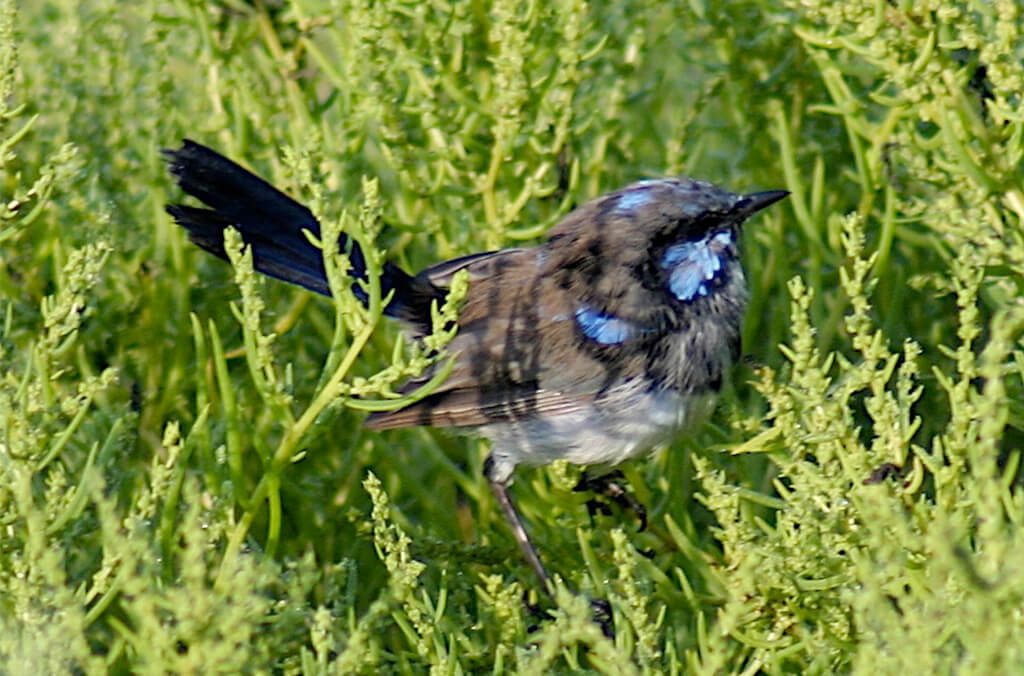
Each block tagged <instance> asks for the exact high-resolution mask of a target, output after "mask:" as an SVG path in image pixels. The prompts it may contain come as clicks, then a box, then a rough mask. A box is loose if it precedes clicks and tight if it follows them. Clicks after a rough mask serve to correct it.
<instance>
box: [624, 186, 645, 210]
mask: <svg viewBox="0 0 1024 676" xmlns="http://www.w3.org/2000/svg"><path fill="white" fill-rule="evenodd" d="M651 199H653V196H652V195H651V191H650V190H646V189H643V188H633V189H632V190H629V191H628V192H624V193H622V194H621V195H619V201H618V202H617V203H616V204H615V207H616V208H617V209H622V210H623V211H633V210H634V209H636V208H637V207H641V206H643V205H645V204H647V203H648V202H650V201H651Z"/></svg>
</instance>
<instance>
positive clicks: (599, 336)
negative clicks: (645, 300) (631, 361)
mask: <svg viewBox="0 0 1024 676" xmlns="http://www.w3.org/2000/svg"><path fill="white" fill-rule="evenodd" d="M576 324H577V325H579V327H580V330H581V331H583V335H585V336H586V337H587V338H590V339H591V340H593V341H594V342H597V343H600V344H601V345H618V344H619V343H624V342H626V341H627V340H629V339H630V338H632V337H633V336H635V335H637V334H639V333H642V332H643V330H642V329H640V328H639V327H637V325H636V324H634V323H633V322H631V321H628V320H625V319H620V318H619V317H616V316H615V315H610V314H605V313H603V312H598V311H597V310H594V309H592V308H589V307H586V306H584V307H581V308H579V309H578V310H576Z"/></svg>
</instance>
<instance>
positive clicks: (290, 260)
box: [164, 140, 789, 590]
mask: <svg viewBox="0 0 1024 676" xmlns="http://www.w3.org/2000/svg"><path fill="white" fill-rule="evenodd" d="M164 155H165V157H166V159H167V161H168V164H169V168H170V172H171V174H173V176H174V177H175V178H176V180H177V182H178V184H179V185H180V186H181V189H182V190H183V191H184V192H185V193H187V194H189V195H191V196H193V197H195V198H197V199H199V200H200V201H201V202H203V203H204V204H205V205H206V206H207V207H209V208H199V207H190V206H184V205H180V204H169V205H168V206H167V212H168V213H169V214H170V215H171V216H172V217H173V218H174V220H175V221H176V222H177V223H178V224H179V225H180V226H182V227H183V228H185V230H187V231H188V235H189V238H190V239H191V240H192V241H193V242H194V243H196V244H197V245H199V246H200V247H202V248H203V249H205V250H206V251H209V252H210V253H212V254H214V255H216V256H219V257H220V258H224V259H226V258H227V255H226V253H225V251H224V229H225V228H228V227H234V228H236V229H237V230H238V231H239V232H240V233H241V236H242V240H243V241H244V242H245V243H246V244H247V245H248V246H249V247H251V250H252V255H253V265H254V267H255V268H256V270H258V271H260V272H262V273H264V274H266V275H269V276H271V277H275V278H277V279H281V280H284V281H286V282H291V283H292V284H297V285H299V286H302V287H305V288H307V289H309V290H311V291H315V292H316V293H319V294H323V295H330V289H329V288H328V284H327V276H326V273H325V271H324V264H323V258H322V253H321V251H320V249H319V248H317V247H316V246H315V245H313V244H312V243H311V242H310V240H309V239H308V238H307V236H306V235H305V234H304V231H307V230H308V231H309V232H310V233H311V234H313V235H314V236H316V237H319V236H320V226H319V223H318V222H317V220H316V219H315V218H314V217H313V214H312V213H311V212H310V211H309V209H307V208H306V207H304V206H302V205H301V204H299V203H298V202H296V201H295V200H293V199H292V198H290V197H288V196H287V195H285V194H284V193H282V192H281V191H279V190H277V189H276V188H274V187H273V186H271V185H270V184H269V183H267V182H266V181H264V180H263V179H261V178H259V177H257V176H255V175H254V174H252V173H250V172H249V171H247V170H245V169H243V168H242V167H240V166H238V165H237V164H235V163H234V162H232V161H231V160H229V159H227V158H225V157H224V156H222V155H220V154H219V153H217V152H215V151H213V150H211V149H209V148H207V147H205V146H203V145H200V144H198V143H195V142H193V141H190V140H185V141H184V143H183V145H182V147H181V148H179V149H177V150H165V151H164ZM788 194H789V193H788V192H786V191H785V190H769V191H766V192H756V193H752V194H748V195H738V194H734V193H731V192H728V191H726V190H724V189H722V188H719V187H717V186H715V185H712V184H710V183H705V182H703V181H697V180H693V179H688V178H666V179H657V180H645V181H640V182H637V183H633V184H632V185H629V186H627V187H625V188H623V189H621V190H617V191H615V192H611V193H608V194H606V195H603V196H601V197H598V198H596V199H594V200H592V201H590V202H588V203H587V204H585V205H583V206H582V207H579V208H578V209H576V210H575V211H573V212H571V213H570V214H568V215H567V216H566V217H565V218H564V219H563V220H562V221H561V222H560V223H558V224H557V225H556V226H555V227H554V228H552V229H551V231H550V232H549V233H548V236H547V239H546V241H544V242H543V243H541V244H539V245H537V246H533V247H522V248H511V249H501V250H499V251H488V252H484V253H477V254H472V255H469V256H464V257H461V258H456V259H453V260H449V261H445V262H442V263H438V264H437V265H433V266H431V267H428V268H427V269H425V270H423V271H421V272H419V273H418V274H416V275H410V274H409V273H407V272H405V271H404V270H402V269H401V268H399V267H398V266H396V265H394V264H391V263H388V264H386V265H385V266H384V267H383V270H382V273H381V280H380V283H381V291H382V294H384V295H387V294H388V293H393V296H392V299H391V302H390V303H389V304H388V306H387V308H386V309H385V313H386V314H387V315H389V316H391V317H394V318H397V319H398V320H400V321H401V322H402V323H403V324H404V325H405V327H406V328H407V329H408V330H409V332H410V333H412V334H413V335H414V336H420V337H421V336H424V335H426V334H427V333H429V331H430V330H431V305H432V303H434V302H438V303H440V302H443V300H444V298H445V295H446V292H447V287H448V285H449V284H450V283H451V280H452V277H453V276H454V275H455V273H456V272H458V271H460V270H466V271H467V272H468V275H469V280H470V284H469V291H468V293H467V295H466V297H465V300H464V303H463V306H462V308H461V310H460V312H459V315H458V320H457V324H458V333H457V335H456V337H455V338H454V339H453V340H452V342H451V343H450V344H449V346H448V349H449V351H450V352H451V353H452V354H453V355H455V357H454V359H455V361H454V368H453V370H452V372H451V374H450V375H449V376H448V378H447V379H446V380H445V381H444V382H443V383H442V384H441V385H440V386H439V387H438V388H437V389H436V390H435V391H434V392H433V393H432V394H430V395H429V396H427V397H425V398H424V399H421V400H419V401H417V402H415V403H413V404H410V405H408V406H406V407H404V408H400V409H398V410H394V411H388V412H381V413H374V414H372V415H370V416H369V418H368V419H367V420H366V425H367V426H368V427H370V428H371V429H391V428H399V427H409V426H413V425H428V426H435V427H454V428H459V429H460V430H463V431H469V432H475V433H478V434H480V435H482V436H484V437H486V438H488V439H489V440H490V442H491V453H490V455H489V456H488V458H487V460H486V461H485V464H484V474H485V475H486V478H487V480H488V482H489V483H490V486H491V489H492V491H493V493H494V496H495V498H496V499H497V501H498V504H499V505H500V506H501V509H502V511H503V513H504V515H505V517H506V518H507V520H508V522H509V524H510V526H511V529H512V532H513V535H514V536H515V538H516V541H517V542H518V544H519V546H520V548H521V549H522V551H523V554H524V556H525V557H526V560H527V562H528V563H529V564H530V566H531V567H532V568H533V570H534V572H535V573H536V574H537V577H538V578H539V579H540V581H541V584H542V585H543V586H544V588H545V590H550V578H549V576H548V573H547V571H546V570H545V568H544V565H543V564H542V563H541V559H540V557H539V555H538V553H537V551H536V549H535V548H534V546H533V545H532V543H531V542H530V538H529V536H528V535H527V532H526V528H525V527H524V525H523V522H522V519H521V518H520V516H519V514H518V512H517V510H516V508H515V506H514V504H513V502H512V499H511V497H510V495H509V492H508V486H509V484H510V483H511V482H512V478H513V473H514V471H515V469H516V467H517V466H518V465H520V464H525V465H544V464H547V463H550V462H552V461H554V460H560V459H564V460H568V461H569V462H571V463H575V464H578V465H615V464H617V463H620V462H622V461H624V460H626V459H628V458H632V457H635V456H638V455H640V454H643V453H647V452H649V451H651V450H653V449H654V448H656V447H658V446H659V445H662V444H665V443H667V442H668V441H670V440H671V439H672V438H673V436H674V435H675V434H676V433H677V432H678V431H679V430H681V429H682V428H684V427H686V426H688V425H692V424H693V423H694V422H695V421H697V420H699V419H701V418H702V417H704V416H705V415H707V414H708V413H709V412H710V409H711V407H712V402H713V400H714V397H715V395H716V394H717V393H718V392H719V390H720V389H721V387H722V381H723V379H724V378H725V376H726V374H727V373H728V371H729V368H730V365H731V364H732V363H733V362H734V361H735V360H736V359H737V358H738V356H739V350H740V326H741V323H742V319H743V314H744V310H745V308H746V304H747V299H748V295H749V294H748V291H747V284H746V281H745V279H744V276H743V268H742V267H741V265H740V259H739V244H740V241H739V240H740V226H741V225H742V223H743V221H744V220H745V219H746V218H748V217H749V216H751V215H752V214H754V213H756V212H758V211H760V210H762V209H764V208H765V207H767V206H769V205H771V204H773V203H775V202H777V201H779V200H780V199H782V198H784V197H786V195H788ZM341 239H342V241H341V242H340V250H341V251H345V250H346V248H347V247H350V248H349V249H348V250H349V251H350V253H349V258H350V262H351V269H350V274H351V276H352V277H353V279H363V280H365V279H366V265H365V260H364V258H363V253H362V251H361V250H360V249H359V247H358V245H356V244H355V242H349V241H348V238H347V237H346V236H345V235H342V236H341ZM353 292H354V293H355V294H356V296H357V297H359V298H360V299H361V300H363V301H364V302H365V300H366V297H365V292H364V291H363V290H362V289H361V288H360V287H359V286H358V285H355V284H354V285H353ZM428 375H429V374H428ZM410 386H411V384H410ZM617 490H619V491H621V489H619V488H617ZM619 494H621V493H619Z"/></svg>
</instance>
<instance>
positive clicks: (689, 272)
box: [661, 231, 733, 301]
mask: <svg viewBox="0 0 1024 676" xmlns="http://www.w3.org/2000/svg"><path fill="white" fill-rule="evenodd" d="M732 241H733V239H732V233H731V232H729V231H722V232H719V233H717V234H715V235H714V236H713V237H705V238H703V239H698V240H695V241H691V242H681V243H679V244H674V245H672V246H670V247H669V248H667V249H665V253H664V254H663V255H662V257H661V267H662V269H664V270H666V271H667V272H668V289H669V291H671V292H672V295H673V296H675V297H676V298H678V299H679V300H683V301H687V300H693V299H694V298H697V297H698V296H706V295H708V292H709V291H710V290H711V285H710V282H711V281H712V280H713V279H714V278H715V277H716V276H717V275H718V273H719V272H721V270H722V268H723V267H724V265H725V264H724V263H723V261H722V256H723V255H725V251H726V249H727V248H728V247H729V245H730V244H732Z"/></svg>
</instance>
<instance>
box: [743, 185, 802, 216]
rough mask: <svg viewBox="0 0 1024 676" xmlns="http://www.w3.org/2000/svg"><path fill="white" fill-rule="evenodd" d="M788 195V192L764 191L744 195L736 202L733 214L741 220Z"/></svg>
mask: <svg viewBox="0 0 1024 676" xmlns="http://www.w3.org/2000/svg"><path fill="white" fill-rule="evenodd" d="M788 195H789V191H788V190H765V191H764V192H755V193H751V194H749V195H744V196H743V197H741V198H740V199H739V201H738V202H736V206H734V207H733V213H734V214H736V215H737V216H739V217H740V219H741V220H742V219H744V218H747V217H748V216H750V215H752V214H756V213H757V212H758V211H761V210H762V209H764V208H765V207H769V206H771V205H772V204H775V203H776V202H778V201H779V200H780V199H782V198H783V197H786V196H788Z"/></svg>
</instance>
